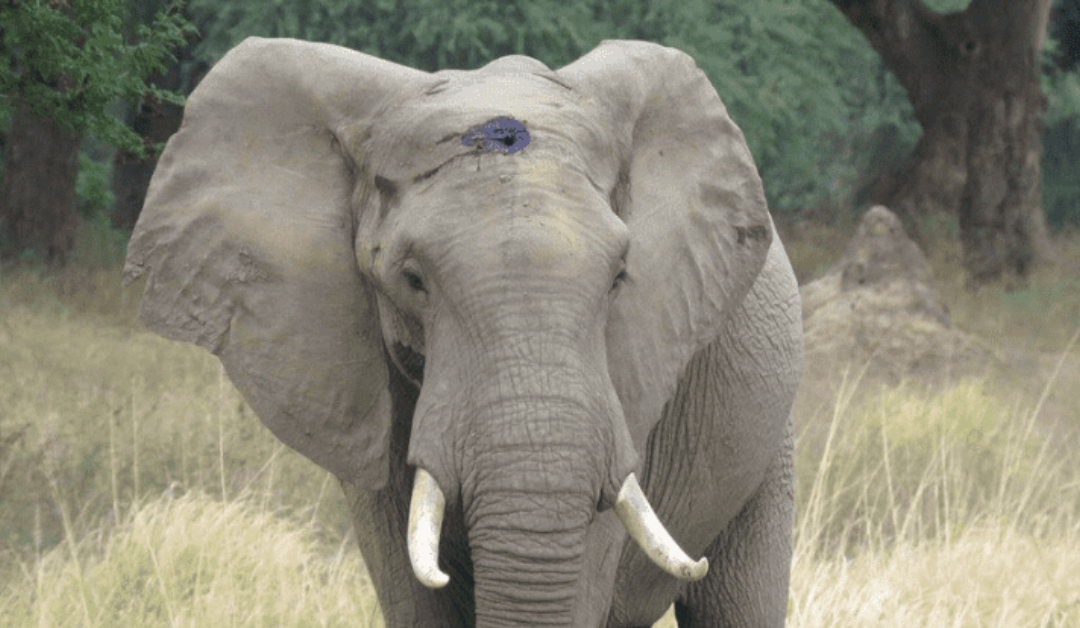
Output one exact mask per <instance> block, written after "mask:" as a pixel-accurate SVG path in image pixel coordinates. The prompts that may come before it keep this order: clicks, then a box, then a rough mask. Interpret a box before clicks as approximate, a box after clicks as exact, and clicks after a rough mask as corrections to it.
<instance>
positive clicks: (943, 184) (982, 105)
mask: <svg viewBox="0 0 1080 628" xmlns="http://www.w3.org/2000/svg"><path fill="white" fill-rule="evenodd" d="M1050 1H1051V0H1011V1H1010V2H998V1H995V0H973V2H972V3H971V4H970V5H969V6H968V8H967V9H966V10H964V11H961V12H957V13H949V14H938V13H935V12H933V11H931V10H930V9H928V8H926V7H925V6H924V5H923V4H922V3H921V2H919V0H886V1H882V0H832V2H833V4H835V5H836V6H837V8H839V9H840V11H841V12H842V13H843V14H844V15H845V16H846V17H847V18H848V20H849V21H850V22H851V23H852V24H854V25H855V26H856V27H857V28H858V29H859V30H860V31H862V33H863V34H864V35H865V36H866V38H867V39H868V40H869V42H870V44H871V45H872V46H873V47H874V49H875V50H877V51H878V53H880V54H881V56H882V58H883V59H884V61H885V64H886V66H888V68H889V69H890V70H892V72H893V73H894V74H895V75H896V77H897V79H898V80H899V82H900V84H901V85H903V86H904V88H905V89H906V90H907V93H908V98H909V99H910V100H911V104H912V107H913V108H914V110H915V117H916V119H917V120H918V121H919V123H920V124H921V125H922V127H923V135H922V137H921V138H920V140H919V143H918V145H917V146H916V148H915V151H914V153H913V155H912V158H911V159H909V160H908V162H907V164H906V166H905V167H904V168H903V170H902V171H901V172H900V173H899V175H895V176H894V177H893V178H892V179H891V180H889V181H886V182H885V184H879V185H877V186H875V188H874V189H875V193H874V194H873V196H874V197H873V198H870V199H868V200H869V201H870V202H871V204H879V203H880V204H882V205H886V206H888V207H889V208H891V209H892V210H893V211H895V212H896V213H897V215H898V216H900V218H901V220H902V221H903V222H904V226H905V228H906V229H907V230H908V232H909V234H910V235H911V237H912V238H914V239H915V240H916V241H918V242H919V243H920V244H921V245H923V246H924V247H925V244H926V238H925V234H922V233H920V231H919V222H920V220H919V219H920V218H921V217H922V216H924V215H926V214H927V213H929V212H931V211H946V212H949V213H955V214H956V215H958V217H959V223H960V239H961V243H962V245H963V247H964V266H965V268H966V269H967V271H968V274H969V280H970V285H972V286H973V287H975V286H978V285H981V284H983V283H986V282H988V281H992V280H994V279H996V278H998V277H1001V276H1002V275H1003V274H1015V275H1016V276H1018V277H1020V278H1024V277H1025V276H1026V275H1027V273H1028V272H1029V271H1030V270H1031V266H1032V261H1033V260H1035V259H1037V258H1038V259H1049V258H1050V257H1051V255H1052V254H1051V252H1050V240H1049V237H1048V235H1047V231H1046V221H1045V217H1044V215H1043V211H1042V208H1041V206H1040V205H1039V189H1040V185H1039V183H1040V181H1039V158H1040V156H1041V153H1042V147H1041V140H1040V137H1039V124H1040V117H1041V115H1042V113H1043V111H1044V110H1045V108H1046V98H1045V97H1044V96H1043V94H1042V92H1041V90H1040V89H1039V80H1038V74H1039V64H1038V55H1039V52H1040V50H1041V48H1042V44H1043V39H1044V36H1045V32H1046V21H1047V17H1048V15H1049V9H1050Z"/></svg>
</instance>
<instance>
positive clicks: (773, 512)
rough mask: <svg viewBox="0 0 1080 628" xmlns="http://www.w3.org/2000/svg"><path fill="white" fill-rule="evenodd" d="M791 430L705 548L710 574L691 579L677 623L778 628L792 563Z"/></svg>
mask: <svg viewBox="0 0 1080 628" xmlns="http://www.w3.org/2000/svg"><path fill="white" fill-rule="evenodd" d="M793 454H794V435H793V425H792V422H791V421H790V420H789V421H788V427H787V435H786V437H785V439H784V443H783V446H782V447H781V448H780V451H779V452H778V453H777V455H776V457H775V458H774V459H773V462H772V464H770V465H769V468H768V471H766V474H765V479H764V481H763V482H762V483H761V485H760V486H759V487H758V488H757V490H756V491H755V493H754V495H753V496H752V497H751V498H750V500H749V501H748V502H747V503H746V504H745V505H744V506H743V508H742V510H741V511H739V514H738V515H737V516H736V517H735V519H733V520H732V521H731V523H730V524H729V525H728V526H727V528H726V529H725V530H724V532H723V533H722V534H721V535H720V536H718V537H716V539H714V540H713V542H712V543H710V544H709V547H708V549H706V550H705V555H706V556H707V557H708V559H709V574H708V575H707V576H706V577H705V578H704V579H702V580H701V581H699V582H694V583H691V584H689V585H688V586H687V587H686V589H685V591H684V592H683V595H682V596H681V597H680V598H679V599H678V600H677V601H676V603H675V618H676V620H677V621H678V623H679V628H701V627H705V626H708V627H716V628H749V627H751V626H753V627H771V628H782V627H783V625H784V620H785V615H786V609H787V598H788V578H789V572H790V565H791V552H792V547H791V542H792V541H791V528H792V519H793V516H794V501H793V495H792V491H793V489H794V486H795V478H794V475H795V471H794V467H793Z"/></svg>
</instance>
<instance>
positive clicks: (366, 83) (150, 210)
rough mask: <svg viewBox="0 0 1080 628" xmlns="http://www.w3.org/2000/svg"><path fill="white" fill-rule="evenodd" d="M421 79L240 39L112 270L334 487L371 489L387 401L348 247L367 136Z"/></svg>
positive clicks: (193, 105) (157, 324) (323, 47)
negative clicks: (361, 143) (121, 261)
mask: <svg viewBox="0 0 1080 628" xmlns="http://www.w3.org/2000/svg"><path fill="white" fill-rule="evenodd" d="M426 76H428V75H427V74H426V73H423V72H419V71H416V70H412V69H409V68H405V67H402V66H399V65H396V64H393V63H390V62H387V61H383V60H380V59H376V58H374V57H370V56H368V55H364V54H361V53H359V52H355V51H352V50H348V49H346V48H341V47H338V46H331V45H327V44H313V43H308V42H303V41H296V40H288V39H258V38H250V39H247V40H245V41H244V42H243V43H241V44H240V45H239V46H237V47H236V48H234V49H232V50H231V51H230V52H229V53H228V54H227V55H226V56H225V57H224V58H223V59H222V60H221V61H220V62H218V63H217V65H215V66H214V68H213V69H212V70H211V71H210V73H209V74H207V76H206V77H205V78H204V79H203V81H202V83H200V85H199V87H198V89H196V90H195V92H194V93H193V94H192V95H191V97H190V98H189V99H188V102H187V106H186V108H185V110H184V122H183V126H182V127H181V128H180V130H179V131H178V132H177V133H176V134H175V135H173V137H172V138H171V139H170V140H169V143H168V146H167V147H166V149H165V152H164V153H163V154H162V156H161V160H160V161H159V163H158V166H157V169H156V171H155V172H154V176H153V179H152V180H151V183H150V189H149V191H148V192H147V196H146V203H145V205H144V207H143V210H142V215H141V216H140V218H139V222H138V224H137V225H136V227H135V232H134V234H133V235H132V238H131V243H130V245H129V249H128V257H127V263H126V265H125V268H124V278H125V281H126V282H131V281H133V280H134V279H136V278H138V277H140V276H142V275H146V276H147V283H146V292H145V294H144V296H143V301H142V306H141V315H142V320H143V322H144V323H146V325H147V327H149V328H150V329H152V330H154V331H156V332H158V333H160V334H162V335H164V336H166V337H169V338H173V339H177V340H184V341H187V342H194V343H197V344H199V345H201V346H203V347H205V348H207V349H209V350H210V351H212V352H213V353H214V354H216V355H217V356H218V357H219V358H220V359H221V361H222V363H223V364H224V365H225V369H226V371H227V372H228V374H229V377H230V379H232V381H233V383H234V384H236V387H237V388H238V389H239V390H240V392H241V393H242V394H243V395H244V397H245V398H246V399H247V401H248V402H249V403H250V404H251V406H252V407H253V408H254V410H255V412H256V413H257V414H258V415H259V418H260V419H261V420H262V421H263V423H265V424H266V426H267V427H269V428H270V430H271V431H273V432H274V434H275V435H277V437H278V438H280V439H281V440H282V441H283V442H284V443H286V444H287V445H289V446H291V447H292V448H293V449H296V450H297V451H299V452H300V453H302V454H303V455H305V456H307V457H308V458H310V459H311V460H313V461H314V462H316V463H318V464H319V465H321V466H323V467H324V468H326V469H328V470H329V471H331V472H333V473H334V474H335V475H337V476H338V477H339V478H341V479H343V480H346V481H348V482H350V483H352V484H355V485H358V486H366V487H370V488H379V487H381V486H382V485H383V484H385V482H386V479H387V473H388V463H387V457H386V454H387V443H388V432H389V421H390V413H389V408H388V404H389V400H388V392H387V389H386V385H387V383H386V382H387V373H386V366H385V362H384V355H383V344H382V339H381V335H380V330H379V320H378V314H377V312H376V300H375V297H374V295H373V292H372V289H371V287H370V286H369V285H368V284H367V283H366V282H365V280H364V279H363V278H362V277H361V275H360V273H359V272H358V269H357V260H356V257H355V254H354V249H353V238H354V235H355V232H356V227H355V226H354V223H355V222H356V216H355V214H354V211H353V204H352V202H351V199H352V196H353V193H354V191H355V189H356V178H357V177H356V175H355V174H354V171H355V170H361V169H362V168H363V166H364V164H363V163H362V161H363V156H362V155H360V154H357V153H356V152H354V153H353V154H352V155H349V154H348V152H347V149H344V148H342V146H341V144H342V143H348V142H347V140H339V138H348V137H352V136H354V135H362V134H363V131H364V129H365V128H370V125H371V122H372V119H373V118H374V117H375V115H376V114H377V112H378V111H379V110H380V109H382V108H385V107H392V106H394V104H395V99H398V98H401V96H400V94H402V93H403V92H404V91H405V90H404V86H405V85H406V84H407V83H408V82H410V81H414V80H417V79H421V78H423V77H426Z"/></svg>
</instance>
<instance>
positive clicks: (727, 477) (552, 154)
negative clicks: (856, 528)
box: [124, 38, 803, 626]
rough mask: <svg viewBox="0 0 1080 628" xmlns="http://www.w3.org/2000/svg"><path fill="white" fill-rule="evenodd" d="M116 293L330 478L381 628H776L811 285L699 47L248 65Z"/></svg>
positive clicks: (281, 53)
mask: <svg viewBox="0 0 1080 628" xmlns="http://www.w3.org/2000/svg"><path fill="white" fill-rule="evenodd" d="M124 272H125V280H126V281H128V282H130V281H132V280H134V279H135V278H137V277H140V276H144V275H145V276H146V277H147V283H146V292H145V295H144V297H143V302H142V309H141V315H142V319H143V321H144V322H145V323H146V325H147V326H148V327H149V328H150V329H152V330H154V331H156V332H158V333H161V334H163V335H165V336H167V337H169V338H174V339H179V340H185V341H189V342H195V343H198V344H200V345H202V346H203V347H206V348H207V349H209V350H210V351H212V352H213V353H214V354H215V355H217V356H218V357H219V358H220V359H221V361H222V363H223V364H224V366H225V369H226V370H227V372H228V374H229V377H230V378H231V379H232V381H233V382H234V383H235V385H236V387H237V388H238V389H239V390H240V391H241V393H242V394H243V395H244V397H245V398H246V399H247V401H248V402H249V403H250V404H251V406H252V408H254V410H255V412H256V413H257V414H258V415H259V417H260V418H261V420H262V421H263V423H265V424H266V426H267V427H269V428H270V430H272V431H273V432H274V434H276V435H277V437H278V438H280V439H281V440H282V441H283V442H284V443H286V444H288V445H289V446H291V447H293V448H294V449H296V450H297V451H299V452H300V453H302V454H303V455H305V456H307V457H308V458H310V459H311V460H312V461H314V462H315V463H317V464H319V465H321V466H322V467H324V468H326V469H328V470H329V471H331V472H332V473H334V475H335V476H337V477H338V478H339V479H340V481H341V486H342V488H343V489H344V491H345V495H346V497H347V499H348V503H349V505H350V508H351V510H352V513H353V517H354V522H355V526H356V533H357V537H358V538H359V542H360V549H361V552H362V554H363V557H364V560H365V562H366V564H367V567H368V569H369V570H370V572H371V577H372V580H373V581H374V584H375V588H376V590H377V591H378V596H379V602H380V605H381V608H382V612H383V614H384V616H385V618H386V623H387V625H388V626H472V625H477V626H525V625H541V624H542V625H553V626H554V625H561V626H601V625H606V626H646V625H649V624H651V623H652V622H654V621H655V620H657V619H658V618H659V617H660V616H661V615H662V614H663V613H664V612H665V611H666V609H667V608H668V607H669V606H670V605H671V604H672V603H674V604H675V610H676V616H677V619H678V621H679V624H680V626H704V625H709V626H781V625H782V624H783V623H784V616H785V610H786V603H787V594H788V572H789V567H790V561H791V529H792V509H793V499H792V496H793V489H794V478H793V471H792V424H791V418H790V410H791V403H792V398H793V396H794V394H795V389H796V387H797V385H798V381H799V378H800V376H801V374H802V368H803V355H802V330H801V317H800V312H799V308H800V305H799V293H798V289H797V286H796V283H795V279H794V276H793V274H792V271H791V267H790V264H789V262H788V260H787V256H786V254H785V253H784V249H783V246H782V245H781V244H780V241H779V239H777V238H776V237H775V235H774V230H773V225H772V220H771V218H770V217H769V214H768V210H767V208H766V203H765V198H764V194H763V191H762V186H761V180H760V178H759V176H758V174H757V170H756V168H755V166H754V163H753V160H752V158H751V156H750V152H749V150H748V149H747V147H746V144H745V142H744V140H743V135H742V132H741V131H740V130H739V129H738V127H736V126H735V124H734V123H733V122H732V121H731V119H730V117H729V116H728V114H727V111H726V109H725V108H724V105H723V104H722V103H721V102H720V99H719V98H718V97H717V95H716V92H715V90H714V89H713V88H712V86H711V85H710V83H709V81H708V80H707V78H706V77H705V75H704V74H703V73H702V72H701V71H700V70H699V69H698V68H697V67H696V65H695V64H694V62H693V60H692V59H691V58H690V57H689V56H687V55H686V54H683V53H681V52H679V51H677V50H673V49H670V48H664V47H661V46H658V45H654V44H649V43H643V42H626V41H609V42H605V43H603V44H602V45H600V46H599V47H598V48H596V49H595V50H593V51H592V52H591V53H589V54H588V55H586V56H585V57H582V58H581V59H580V60H578V61H576V62H574V63H572V64H570V65H568V66H566V67H564V68H562V69H560V70H558V71H552V70H550V69H548V68H547V67H546V66H544V65H543V64H542V63H540V62H538V61H535V60H533V59H530V58H527V57H520V56H512V57H505V58H502V59H499V60H497V61H494V62H492V63H490V64H488V65H487V66H485V67H483V68H482V69H480V70H476V71H472V72H465V71H453V70H448V71H442V72H438V73H435V74H429V73H426V72H421V71H417V70H413V69H410V68H406V67H402V66H399V65H395V64H393V63H390V62H387V61H383V60H380V59H377V58H373V57H370V56H367V55H364V54H361V53H358V52H355V51H352V50H348V49H345V48H340V47H337V46H331V45H326V44H315V43H308V42H302V41H296V40H286V39H257V38H252V39H248V40H246V41H245V42H243V43H242V44H240V45H239V46H237V47H236V48H235V49H233V50H232V51H231V52H229V53H228V54H227V55H226V56H225V57H224V58H223V59H222V60H221V61H220V62H219V63H218V64H217V65H216V66H215V67H214V68H213V70H212V71H211V72H210V73H209V74H208V75H207V76H206V78H204V79H203V81H202V83H201V84H200V85H199V87H198V89H196V90H195V92H194V93H193V94H192V95H191V97H190V99H189V100H188V103H187V108H186V110H185V114H184V123H183V126H182V128H181V129H180V131H179V132H178V133H176V135H174V136H173V137H172V139H171V140H170V141H169V143H168V147H167V148H166V150H165V152H164V154H163V155H162V156H161V160H160V162H159V164H158V167H157V171H156V172H155V174H154V177H153V181H152V183H151V186H150V190H149V193H148V195H147V200H146V205H145V208H144V209H143V211H142V216H141V218H140V219H139V223H138V225H137V227H136V229H135V233H134V235H133V236H132V240H131V244H130V248H129V252H128V259H127V264H126V267H125V271H124ZM628 538H632V539H633V540H632V541H627V539H628ZM684 550H685V551H684ZM686 552H689V555H688V554H687V553H686ZM691 555H692V556H702V555H704V557H705V559H702V560H698V561H695V560H694V559H692V558H691ZM706 559H707V560H706ZM710 565H711V566H710Z"/></svg>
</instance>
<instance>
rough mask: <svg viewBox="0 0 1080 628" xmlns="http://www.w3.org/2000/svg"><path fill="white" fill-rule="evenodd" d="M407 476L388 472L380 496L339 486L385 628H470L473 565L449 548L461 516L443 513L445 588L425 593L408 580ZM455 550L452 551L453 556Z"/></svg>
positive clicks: (410, 575)
mask: <svg viewBox="0 0 1080 628" xmlns="http://www.w3.org/2000/svg"><path fill="white" fill-rule="evenodd" d="M412 475H413V474H411V473H407V472H404V471H402V472H401V473H391V478H390V482H389V484H388V485H387V487H386V488H385V489H383V490H381V491H369V490H364V489H358V488H356V487H354V486H352V485H350V484H347V483H344V482H343V483H342V489H343V490H344V491H345V499H346V501H347V503H348V505H349V510H350V511H351V512H352V516H353V525H354V526H355V530H356V537H357V541H358V543H359V545H360V553H361V555H362V556H363V557H364V563H365V564H366V565H367V570H368V573H369V574H370V575H371V580H372V583H373V585H374V586H375V590H376V592H377V594H378V596H379V605H380V607H381V609H382V613H383V617H384V619H385V620H386V626H387V627H388V628H397V627H399V626H402V627H403V626H409V627H413V626H424V627H428V626H431V627H439V628H442V627H446V628H450V627H459V626H462V627H463V626H473V625H475V618H474V610H473V597H472V588H471V584H472V566H471V565H470V564H468V558H467V553H464V558H459V559H456V560H455V557H461V556H462V554H463V553H462V552H461V551H460V548H457V547H454V546H455V545H457V544H458V543H459V542H458V541H457V540H456V539H458V538H460V535H458V534H455V533H453V530H452V528H457V527H459V526H460V523H459V522H460V520H461V518H460V514H458V513H452V512H450V511H449V509H448V512H447V520H446V521H445V525H446V528H444V535H443V540H442V546H441V550H440V552H439V555H440V557H442V559H443V560H442V565H441V566H442V568H443V570H444V571H446V572H447V573H448V574H449V575H450V584H448V585H447V586H446V587H444V588H442V589H437V590H436V589H429V588H427V587H426V586H424V585H423V584H421V583H420V581H419V580H417V579H416V577H415V576H414V575H413V572H412V567H411V565H410V564H409V556H408V550H407V548H406V535H405V533H406V529H407V526H408V516H409V497H410V489H411V486H408V487H406V486H402V485H407V484H410V483H411V478H412ZM455 550H456V551H455Z"/></svg>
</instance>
